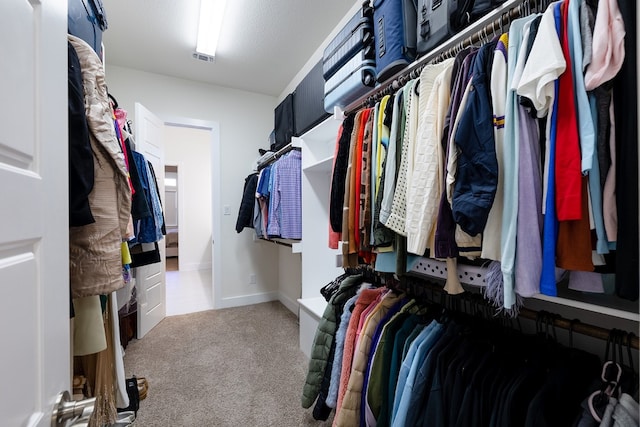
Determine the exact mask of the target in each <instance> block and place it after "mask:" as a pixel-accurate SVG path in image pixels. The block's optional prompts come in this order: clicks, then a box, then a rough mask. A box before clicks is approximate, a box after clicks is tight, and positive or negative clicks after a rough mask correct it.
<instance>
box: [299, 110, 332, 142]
mask: <svg viewBox="0 0 640 427" xmlns="http://www.w3.org/2000/svg"><path fill="white" fill-rule="evenodd" d="M341 124H342V120H339V119H337V118H335V117H334V116H329V117H328V118H327V119H325V120H324V121H323V122H322V123H320V124H318V125H317V126H316V127H314V128H313V129H311V130H309V131H307V133H305V134H303V135H300V138H301V139H303V140H304V141H305V142H306V143H307V144H314V143H325V142H327V141H335V139H336V137H337V136H338V129H340V125H341Z"/></svg>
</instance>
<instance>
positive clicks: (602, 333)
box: [405, 276, 640, 350]
mask: <svg viewBox="0 0 640 427" xmlns="http://www.w3.org/2000/svg"><path fill="white" fill-rule="evenodd" d="M408 279H409V281H410V283H414V284H415V283H419V285H420V287H424V288H427V289H428V290H429V291H430V292H436V293H440V294H444V293H445V290H444V289H443V287H442V284H441V283H440V282H433V281H430V280H425V279H423V278H419V277H415V276H411V277H410V278H409V277H408ZM405 292H406V290H405ZM465 293H467V292H465ZM465 293H463V294H459V295H464V294H465ZM447 295H448V294H447ZM450 297H451V298H454V299H455V298H460V297H459V296H457V295H451V296H450ZM518 316H519V317H521V318H524V319H529V320H534V321H535V320H537V319H539V316H540V312H538V311H536V310H532V309H529V308H526V307H521V308H520V310H519V314H518ZM552 320H553V326H555V327H557V328H561V329H566V330H568V331H573V332H575V333H579V334H581V335H586V336H589V337H593V338H597V339H601V340H603V341H607V340H608V339H609V335H610V333H611V331H610V330H609V329H605V328H602V327H600V326H595V325H591V324H588V323H582V322H580V321H579V320H573V321H572V320H568V319H565V318H563V317H561V316H560V315H557V314H553V316H552ZM628 337H629V335H628ZM624 345H627V343H626V342H625V343H624ZM631 348H634V349H636V350H638V349H639V348H640V340H639V338H638V337H637V336H635V335H633V336H631Z"/></svg>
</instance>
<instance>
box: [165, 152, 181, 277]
mask: <svg viewBox="0 0 640 427" xmlns="http://www.w3.org/2000/svg"><path fill="white" fill-rule="evenodd" d="M179 197H180V196H179V194H178V166H177V165H166V164H165V167H164V222H165V228H166V231H167V234H166V236H165V241H164V242H165V249H166V250H165V256H166V261H167V271H178V270H179V262H178V257H179V256H180V246H179V239H178V237H179V236H180V233H179V227H178V200H179Z"/></svg>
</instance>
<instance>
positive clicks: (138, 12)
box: [103, 0, 354, 96]
mask: <svg viewBox="0 0 640 427" xmlns="http://www.w3.org/2000/svg"><path fill="white" fill-rule="evenodd" d="M103 4H104V8H105V11H106V14H107V20H108V24H109V28H108V29H107V30H106V31H105V33H104V35H103V42H104V45H105V52H106V62H107V63H108V64H112V65H118V66H122V67H128V68H133V69H137V70H142V71H148V72H152V73H158V74H165V75H168V76H174V77H181V78H185V79H189V80H195V81H201V82H206V83H211V84H215V85H219V86H225V87H231V88H235V89H242V90H247V91H251V92H257V93H263V94H267V95H272V96H277V95H279V94H280V93H281V92H282V91H283V90H284V89H285V87H286V86H287V84H288V83H289V82H290V81H291V80H292V79H293V77H294V76H295V75H296V73H297V72H298V71H300V69H301V68H302V67H303V66H304V64H305V63H306V62H307V61H308V59H309V58H310V57H311V55H312V54H313V53H314V52H315V51H316V49H317V48H318V47H319V46H320V45H321V43H322V42H323V41H324V40H325V38H326V37H327V36H328V35H329V34H330V33H331V31H332V30H333V29H334V28H335V27H336V25H337V24H338V23H339V22H340V20H341V19H342V18H343V17H345V15H346V14H347V12H348V11H349V10H350V9H351V7H352V6H353V5H354V2H353V0H229V1H228V2H227V8H226V11H225V16H224V20H223V28H222V32H221V34H220V42H219V44H218V50H217V53H216V61H215V63H206V62H203V61H199V60H196V59H193V58H192V54H193V52H194V50H195V45H196V35H197V31H198V10H199V5H200V0H103Z"/></svg>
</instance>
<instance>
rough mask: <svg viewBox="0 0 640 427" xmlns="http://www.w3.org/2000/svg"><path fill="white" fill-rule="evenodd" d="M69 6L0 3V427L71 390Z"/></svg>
mask: <svg viewBox="0 0 640 427" xmlns="http://www.w3.org/2000/svg"><path fill="white" fill-rule="evenodd" d="M66 32H67V2H66V1H59V0H30V1H27V0H2V1H0V58H1V59H0V98H1V99H2V102H1V103H0V129H2V131H1V132H0V349H1V350H0V351H1V352H2V356H1V362H0V425H2V426H39V427H42V426H50V425H51V413H52V409H53V405H54V402H55V399H56V397H57V395H58V394H59V393H60V392H62V391H64V390H69V385H70V380H71V367H70V349H69V346H70V343H69V336H70V328H69V255H68V253H69V249H68V238H69V237H68V236H69V223H68V221H69V220H68V206H67V194H68V189H67V148H66V147H67V114H66V111H67V71H66V70H67V38H66Z"/></svg>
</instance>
